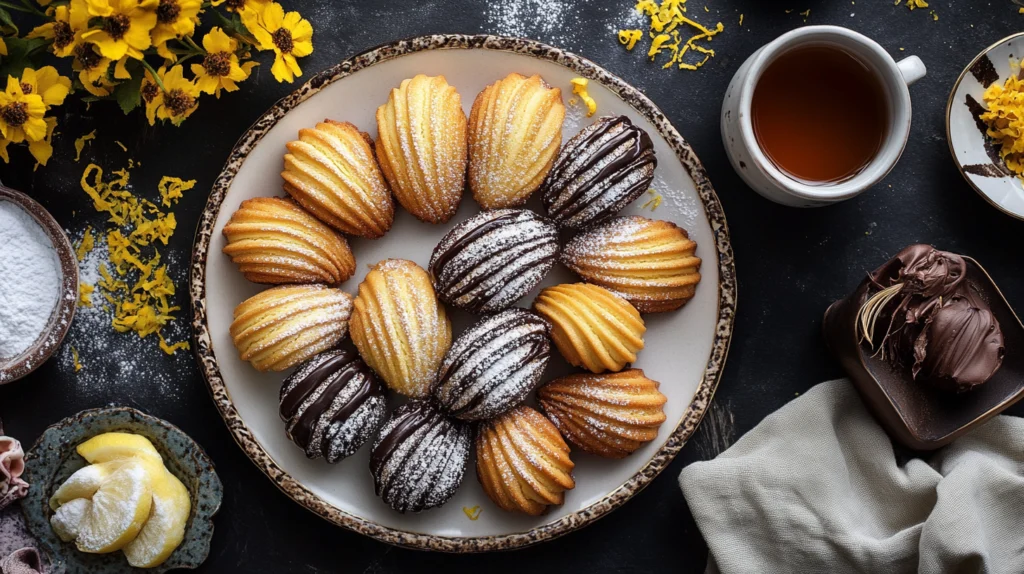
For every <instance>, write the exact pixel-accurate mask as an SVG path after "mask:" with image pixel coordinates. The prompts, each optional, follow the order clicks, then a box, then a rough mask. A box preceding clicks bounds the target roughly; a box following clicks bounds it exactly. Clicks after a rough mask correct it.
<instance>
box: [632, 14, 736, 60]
mask: <svg viewBox="0 0 1024 574" xmlns="http://www.w3.org/2000/svg"><path fill="white" fill-rule="evenodd" d="M635 9H636V11H637V12H639V13H641V14H643V15H644V16H647V18H648V19H649V30H650V38H651V45H650V47H649V48H648V50H647V57H648V58H649V59H650V60H651V61H652V62H653V61H655V60H656V59H657V57H658V55H659V54H668V55H669V59H668V61H667V62H666V63H664V64H663V65H662V66H661V67H662V68H665V69H667V68H672V67H677V68H679V69H683V70H696V69H698V68H700V67H701V66H703V65H704V64H706V63H707V62H708V60H710V59H711V58H712V57H714V56H715V52H714V50H711V49H710V48H707V47H706V46H701V45H700V44H698V42H702V41H708V42H710V41H711V40H712V38H713V37H714V36H716V35H718V34H719V33H721V32H722V31H723V30H725V26H724V25H723V24H722V23H721V22H718V24H717V25H716V26H715V27H713V28H709V27H707V26H705V25H703V24H701V23H700V22H697V21H696V20H693V19H692V18H689V17H687V16H686V0H661V3H660V4H659V3H658V2H655V1H654V0H640V1H639V2H637V4H636V6H635ZM705 11H706V12H709V10H707V7H706V6H705ZM740 25H741V26H742V25H743V15H742V14H741V15H740ZM680 30H690V31H691V32H692V35H691V36H690V37H688V38H684V36H683V35H682V34H680ZM632 32H639V30H620V31H619V43H621V44H624V45H626V47H627V50H631V49H632V47H633V46H634V45H635V42H632V43H629V42H630V40H631V39H632V38H633V35H632V34H631V33H632ZM640 37H642V34H638V35H637V36H636V39H637V40H639V39H640ZM691 52H693V53H699V54H702V55H703V58H700V59H698V60H692V58H691V59H690V60H691V61H687V60H686V59H685V58H686V56H687V54H690V53H691Z"/></svg>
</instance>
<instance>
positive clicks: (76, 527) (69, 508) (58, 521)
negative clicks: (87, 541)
mask: <svg viewBox="0 0 1024 574" xmlns="http://www.w3.org/2000/svg"><path fill="white" fill-rule="evenodd" d="M91 510H92V501H91V500H89V499H88V498H76V499H74V500H70V501H68V502H66V503H64V504H62V505H61V506H60V508H58V509H57V511H56V512H54V513H53V516H51V517H50V526H52V527H53V531H54V532H56V533H57V536H59V537H60V539H61V540H63V541H64V542H71V541H72V540H74V539H76V538H78V534H79V533H80V532H81V529H82V521H83V520H85V517H86V516H88V515H89V512H90V511H91Z"/></svg>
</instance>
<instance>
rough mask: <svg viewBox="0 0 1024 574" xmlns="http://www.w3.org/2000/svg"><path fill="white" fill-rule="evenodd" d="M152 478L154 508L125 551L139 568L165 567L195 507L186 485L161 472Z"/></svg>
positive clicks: (167, 473)
mask: <svg viewBox="0 0 1024 574" xmlns="http://www.w3.org/2000/svg"><path fill="white" fill-rule="evenodd" d="M159 470H160V472H161V473H162V475H161V476H157V477H154V478H153V508H152V510H150V513H149V520H147V521H146V525H145V526H143V527H142V531H141V532H139V535H138V536H137V537H136V538H135V540H133V541H131V543H129V544H128V546H125V547H124V554H125V556H126V557H127V558H128V563H129V564H131V565H132V566H135V567H136V568H153V567H154V566H159V565H160V564H163V562H164V561H165V560H167V558H169V557H170V556H171V553H173V552H174V550H175V548H177V547H178V545H180V544H181V541H182V539H183V538H184V537H185V524H186V523H187V522H188V516H189V513H190V512H191V511H192V503H191V501H190V500H189V497H188V490H187V489H186V488H185V485H184V484H182V483H181V481H180V480H178V478H177V477H175V476H174V475H173V474H171V473H170V472H168V471H166V470H164V469H163V468H161V469H159Z"/></svg>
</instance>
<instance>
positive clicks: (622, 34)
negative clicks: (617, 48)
mask: <svg viewBox="0 0 1024 574" xmlns="http://www.w3.org/2000/svg"><path fill="white" fill-rule="evenodd" d="M643 37H644V33H643V32H642V31H640V30H619V43H620V44H622V45H623V46H625V47H626V51H627V52H628V51H632V50H633V48H635V47H636V43H637V42H638V41H640V39H641V38H643Z"/></svg>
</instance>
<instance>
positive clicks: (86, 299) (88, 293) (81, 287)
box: [78, 283, 96, 307]
mask: <svg viewBox="0 0 1024 574" xmlns="http://www.w3.org/2000/svg"><path fill="white" fill-rule="evenodd" d="M95 290H96V287H93V286H92V285H89V284H88V283H79V284H78V306H79V307H92V292H93V291H95Z"/></svg>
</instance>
